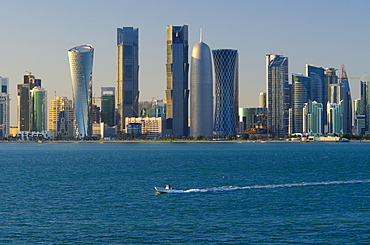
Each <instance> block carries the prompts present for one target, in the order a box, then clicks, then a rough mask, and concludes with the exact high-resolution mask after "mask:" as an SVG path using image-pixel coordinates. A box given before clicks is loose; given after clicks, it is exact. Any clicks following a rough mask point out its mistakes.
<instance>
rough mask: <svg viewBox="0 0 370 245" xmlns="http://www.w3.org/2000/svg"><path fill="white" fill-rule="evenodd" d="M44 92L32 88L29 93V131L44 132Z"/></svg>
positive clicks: (45, 122)
mask: <svg viewBox="0 0 370 245" xmlns="http://www.w3.org/2000/svg"><path fill="white" fill-rule="evenodd" d="M46 130H47V117H46V91H45V89H44V88H41V87H36V86H35V87H34V88H33V89H32V90H31V91H30V131H38V132H41V131H46Z"/></svg>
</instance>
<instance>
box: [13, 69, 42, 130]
mask: <svg viewBox="0 0 370 245" xmlns="http://www.w3.org/2000/svg"><path fill="white" fill-rule="evenodd" d="M36 80H37V85H38V86H39V87H41V80H40V79H35V76H33V75H32V74H31V72H29V74H28V75H24V76H23V83H20V84H18V85H17V92H18V108H17V116H18V118H17V120H18V131H30V130H31V129H30V91H31V90H32V89H33V88H34V87H35V83H36Z"/></svg>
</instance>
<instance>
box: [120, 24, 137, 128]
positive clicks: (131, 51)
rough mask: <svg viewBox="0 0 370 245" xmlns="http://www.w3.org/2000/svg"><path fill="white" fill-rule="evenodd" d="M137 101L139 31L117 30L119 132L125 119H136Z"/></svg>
mask: <svg viewBox="0 0 370 245" xmlns="http://www.w3.org/2000/svg"><path fill="white" fill-rule="evenodd" d="M138 101H139V29H138V28H133V27H123V28H117V111H118V116H119V131H121V132H122V131H123V129H124V128H125V117H137V116H138V115H137V113H138Z"/></svg>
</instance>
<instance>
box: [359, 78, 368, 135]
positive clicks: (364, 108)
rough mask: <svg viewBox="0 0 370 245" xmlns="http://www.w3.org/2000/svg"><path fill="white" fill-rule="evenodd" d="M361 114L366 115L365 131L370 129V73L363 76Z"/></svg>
mask: <svg viewBox="0 0 370 245" xmlns="http://www.w3.org/2000/svg"><path fill="white" fill-rule="evenodd" d="M360 83H361V84H360V85H361V106H360V107H361V115H365V133H366V134H367V133H369V131H370V74H365V75H363V76H362V77H361V81H360Z"/></svg>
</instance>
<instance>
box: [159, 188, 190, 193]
mask: <svg viewBox="0 0 370 245" xmlns="http://www.w3.org/2000/svg"><path fill="white" fill-rule="evenodd" d="M154 189H155V190H156V191H157V193H183V192H184V191H182V190H176V189H166V188H161V187H154Z"/></svg>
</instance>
